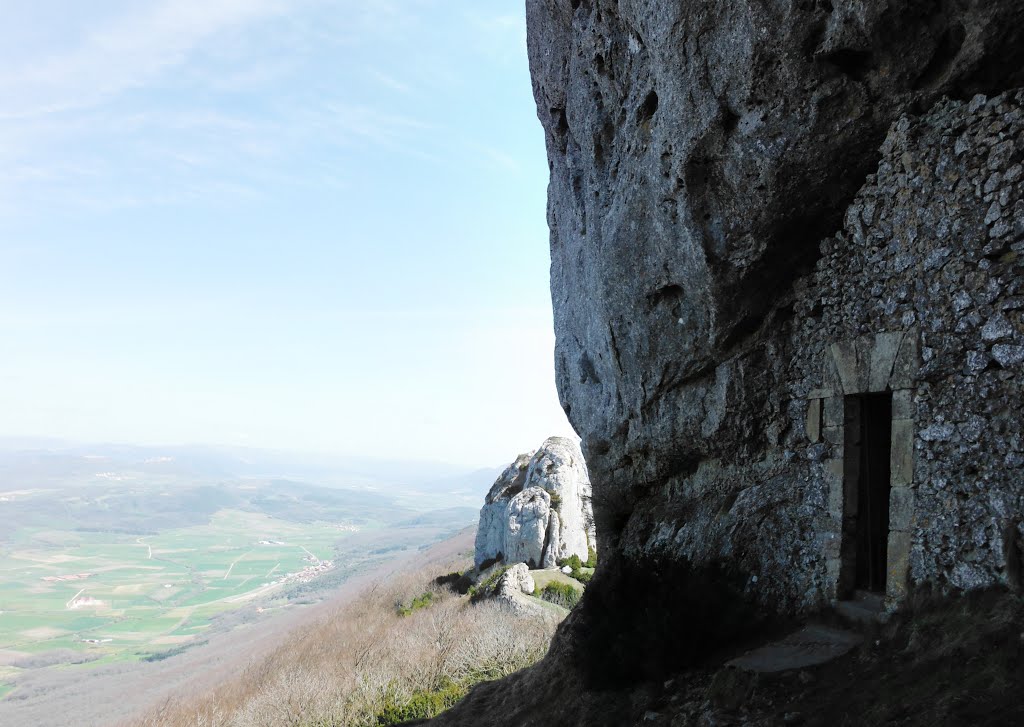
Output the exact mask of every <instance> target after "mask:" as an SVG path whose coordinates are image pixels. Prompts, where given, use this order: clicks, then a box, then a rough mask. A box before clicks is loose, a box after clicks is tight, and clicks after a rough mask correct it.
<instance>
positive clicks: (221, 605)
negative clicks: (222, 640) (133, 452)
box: [0, 510, 351, 696]
mask: <svg viewBox="0 0 1024 727" xmlns="http://www.w3.org/2000/svg"><path fill="white" fill-rule="evenodd" d="M349 534H351V530H347V529H345V528H344V527H341V526H338V525H336V524H332V523H326V522H311V523H297V522H289V521H285V520H280V519H277V518H273V517H269V516H267V515H264V514H260V513H253V512H243V511H239V510H221V511H219V512H217V513H215V514H214V515H213V516H212V518H211V520H210V522H209V523H207V524H204V525H195V526H190V527H182V528H177V529H170V530H166V531H163V532H160V533H159V534H157V535H152V536H143V537H139V536H136V535H130V534H118V533H110V532H81V531H79V532H69V531H61V530H52V529H33V528H24V529H21V530H19V531H18V532H17V533H16V534H15V536H14V537H13V538H12V539H11V541H10V542H9V543H8V544H7V546H6V547H4V548H3V549H2V550H0V670H2V669H3V668H4V666H7V665H11V664H16V663H17V661H18V659H20V658H25V657H28V656H31V655H33V654H40V653H42V652H50V651H53V650H56V649H71V650H74V651H79V652H86V653H88V654H89V655H90V656H94V657H96V658H97V659H99V660H101V661H104V662H108V661H120V660H124V659H137V658H140V657H144V656H146V655H151V654H159V653H162V652H166V651H169V650H171V649H174V648H178V647H181V646H182V645H184V644H188V643H190V642H193V641H196V640H198V639H200V638H201V636H202V634H203V632H204V630H205V629H206V628H207V627H208V626H209V625H210V619H211V617H213V616H215V615H217V614H218V613H222V612H224V611H226V610H231V609H236V608H239V607H240V606H242V605H245V604H247V603H251V602H253V601H254V600H255V599H262V598H264V597H271V596H273V595H274V594H275V593H278V592H280V591H282V590H284V589H286V588H288V587H289V586H291V585H293V584H295V583H297V582H298V577H297V576H296V575H295V574H299V573H300V572H301V571H303V569H304V568H307V567H310V566H312V565H314V564H315V563H316V561H317V560H319V561H326V560H331V559H333V558H334V545H335V543H337V542H338V541H339V540H340V539H342V538H345V537H346V536H347V535H349ZM261 541H263V542H262V543H261ZM77 574H88V575H87V576H86V577H83V578H78V579H74V580H66V579H67V578H68V577H70V576H75V575H77ZM289 574H291V575H289ZM57 579H65V580H57ZM86 640H93V641H95V642H98V643H89V642H88V641H86ZM0 677H2V673H0ZM6 691H9V687H5V686H4V685H3V683H2V682H0V696H3V695H4V694H5V693H6Z"/></svg>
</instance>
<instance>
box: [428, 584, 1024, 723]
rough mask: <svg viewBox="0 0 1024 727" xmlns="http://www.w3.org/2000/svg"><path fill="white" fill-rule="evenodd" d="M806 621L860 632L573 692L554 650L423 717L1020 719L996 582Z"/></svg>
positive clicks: (1004, 607) (1013, 643) (1014, 619)
mask: <svg viewBox="0 0 1024 727" xmlns="http://www.w3.org/2000/svg"><path fill="white" fill-rule="evenodd" d="M813 623H815V624H818V625H820V626H821V627H824V628H829V627H832V628H840V629H842V630H844V631H846V632H851V633H852V632H856V633H857V634H859V635H860V636H861V637H862V641H861V642H860V644H859V645H856V646H854V647H853V648H852V649H851V650H850V651H849V652H848V653H846V654H845V655H843V656H841V657H839V658H837V659H834V660H832V661H829V662H828V663H824V664H819V665H817V666H808V667H806V668H802V669H791V670H786V671H781V672H777V673H760V674H759V673H754V672H750V671H746V670H744V669H739V668H736V667H733V666H723V665H724V664H726V662H728V661H729V660H730V659H732V658H734V657H737V656H740V655H742V654H745V653H748V652H750V651H751V650H753V649H756V648H758V647H759V646H766V645H769V644H773V643H777V642H778V641H779V636H780V634H779V633H778V632H775V633H772V634H771V635H770V636H769V637H764V638H762V639H761V640H760V642H758V641H749V642H747V643H744V644H742V645H740V646H738V647H737V648H735V649H733V650H732V651H731V653H726V652H723V653H722V654H719V655H717V657H716V658H715V659H714V660H713V661H712V662H711V663H709V664H707V665H704V666H700V667H695V668H692V669H687V670H683V671H679V672H676V673H673V674H667V675H665V678H664V679H663V680H660V681H657V682H645V683H641V684H636V685H633V686H631V687H629V688H626V689H622V690H601V691H584V690H582V689H581V688H580V682H579V680H578V679H577V678H575V677H574V676H572V675H571V674H569V673H567V670H565V669H564V668H563V667H561V666H560V664H559V655H558V654H557V653H553V654H552V656H551V657H549V659H547V660H545V662H542V664H540V665H538V667H535V668H534V669H532V670H528V671H527V672H525V673H522V674H520V675H514V676H513V677H510V678H509V679H506V680H502V681H499V682H492V683H489V684H486V685H481V686H480V687H478V688H476V689H474V690H473V691H472V692H471V693H470V695H469V696H468V697H467V698H466V699H465V700H464V701H463V702H462V703H460V704H459V705H456V707H454V708H453V709H452V710H450V711H449V712H447V713H445V714H443V715H441V716H440V717H438V718H435V719H434V720H432V721H431V722H430V724H432V725H485V724H486V725H517V726H526V725H559V726H560V727H566V726H567V725H652V726H657V725H668V726H671V727H682V726H684V725H685V726H689V725H701V726H710V725H751V726H754V725H757V726H762V725H763V726H768V725H789V724H792V725H821V726H822V727H824V726H826V725H827V726H828V727H844V726H846V725H849V726H851V727H852V726H853V725H857V726H860V725H992V726H993V727H994V726H995V725H1000V726H1002V725H1010V724H1024V700H1021V698H1020V694H1021V689H1022V688H1024V601H1022V599H1021V597H1020V596H1017V595H1013V594H1008V593H1003V592H985V593H975V594H971V595H968V596H963V597H956V598H951V599H942V598H933V597H928V596H924V595H917V596H915V597H913V599H912V603H911V604H910V606H909V607H908V608H907V609H906V610H905V611H903V612H901V613H898V614H896V615H894V617H893V618H892V619H891V620H890V621H889V622H888V623H886V624H884V625H880V624H858V623H853V622H849V621H845V620H843V619H842V618H841V617H840V616H838V615H836V614H832V613H826V614H820V615H819V617H818V618H815V619H814V620H813Z"/></svg>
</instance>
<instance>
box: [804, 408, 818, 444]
mask: <svg viewBox="0 0 1024 727" xmlns="http://www.w3.org/2000/svg"><path fill="white" fill-rule="evenodd" d="M805 428H806V430H807V438H808V439H809V440H811V441H812V442H820V441H821V399H811V400H810V401H809V402H807V422H806V427H805Z"/></svg>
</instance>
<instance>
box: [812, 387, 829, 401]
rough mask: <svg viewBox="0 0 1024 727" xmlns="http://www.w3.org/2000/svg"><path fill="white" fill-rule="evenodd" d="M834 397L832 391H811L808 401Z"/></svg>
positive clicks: (827, 389)
mask: <svg viewBox="0 0 1024 727" xmlns="http://www.w3.org/2000/svg"><path fill="white" fill-rule="evenodd" d="M830 396H832V389H831V388H826V389H811V393H810V394H808V395H807V398H808V399H827V398H829V397H830Z"/></svg>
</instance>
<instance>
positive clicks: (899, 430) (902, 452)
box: [889, 419, 914, 487]
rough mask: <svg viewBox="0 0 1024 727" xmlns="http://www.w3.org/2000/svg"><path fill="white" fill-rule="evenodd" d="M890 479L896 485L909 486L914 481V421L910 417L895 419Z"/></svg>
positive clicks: (890, 454)
mask: <svg viewBox="0 0 1024 727" xmlns="http://www.w3.org/2000/svg"><path fill="white" fill-rule="evenodd" d="M889 481H890V482H892V484H893V486H894V487H895V486H897V485H899V486H903V487H909V486H910V485H912V484H913V483H914V422H913V421H912V420H910V419H893V422H892V438H891V440H890V450H889Z"/></svg>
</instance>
